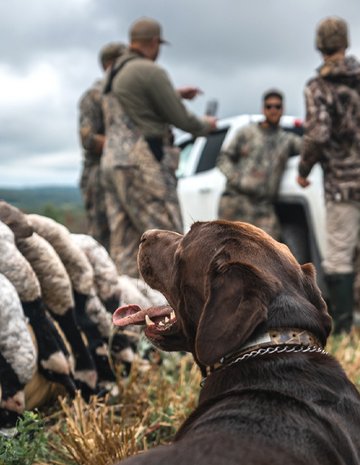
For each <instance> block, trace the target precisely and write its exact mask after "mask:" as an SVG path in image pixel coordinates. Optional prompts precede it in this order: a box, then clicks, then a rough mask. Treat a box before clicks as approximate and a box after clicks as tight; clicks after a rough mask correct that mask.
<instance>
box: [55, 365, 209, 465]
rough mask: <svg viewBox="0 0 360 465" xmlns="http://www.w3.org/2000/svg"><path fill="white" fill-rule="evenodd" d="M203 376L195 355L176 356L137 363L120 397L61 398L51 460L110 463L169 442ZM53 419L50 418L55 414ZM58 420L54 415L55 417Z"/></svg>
mask: <svg viewBox="0 0 360 465" xmlns="http://www.w3.org/2000/svg"><path fill="white" fill-rule="evenodd" d="M199 382H200V375H199V373H198V369H197V367H196V366H195V365H194V364H193V361H192V358H191V357H189V356H186V357H181V358H179V357H178V356H177V357H173V358H172V359H171V358H170V359H167V363H165V366H162V367H159V366H157V365H154V366H152V367H151V369H150V370H148V371H146V372H143V371H141V370H139V369H138V367H137V366H136V365H135V366H134V368H133V370H132V373H131V376H130V377H129V379H127V380H126V381H124V380H121V381H120V382H119V385H118V390H119V392H118V393H117V394H116V396H112V395H108V396H107V397H106V398H105V399H102V400H98V399H96V398H93V399H92V400H91V401H90V403H89V404H86V403H85V402H84V400H83V399H82V398H81V397H80V395H78V396H77V397H76V398H75V400H74V401H72V402H68V401H66V400H64V399H63V400H61V401H60V405H61V412H60V413H57V414H56V416H57V418H56V419H57V420H58V421H56V424H55V426H53V427H52V428H51V434H50V436H49V441H50V443H49V445H50V448H51V450H52V452H53V458H51V459H49V461H48V465H70V464H74V465H75V464H76V465H85V464H86V465H110V464H113V463H114V462H115V461H116V460H121V459H123V458H125V457H128V456H131V455H134V454H136V453H138V452H141V451H142V450H146V449H148V448H149V447H152V446H154V445H157V444H160V443H166V442H168V441H169V440H170V439H171V438H172V437H173V435H174V433H175V431H176V430H177V428H178V427H179V425H180V423H182V422H183V420H184V419H185V418H186V416H187V415H188V414H189V412H190V411H191V410H193V409H194V408H195V406H196V404H197V397H198V389H199ZM49 420H50V418H49ZM51 420H52V421H54V416H53V417H52V418H51Z"/></svg>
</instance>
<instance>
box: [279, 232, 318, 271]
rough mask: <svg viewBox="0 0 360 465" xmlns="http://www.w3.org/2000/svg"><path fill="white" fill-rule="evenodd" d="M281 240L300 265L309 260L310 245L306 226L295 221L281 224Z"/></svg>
mask: <svg viewBox="0 0 360 465" xmlns="http://www.w3.org/2000/svg"><path fill="white" fill-rule="evenodd" d="M281 236H282V242H284V243H285V244H286V245H287V246H288V247H289V249H290V250H291V252H292V253H293V255H294V256H295V258H296V260H297V261H298V262H299V263H300V264H301V265H302V264H304V263H307V262H310V261H311V254H310V245H309V239H308V235H307V229H306V227H304V226H302V225H300V224H297V223H285V224H282V225H281Z"/></svg>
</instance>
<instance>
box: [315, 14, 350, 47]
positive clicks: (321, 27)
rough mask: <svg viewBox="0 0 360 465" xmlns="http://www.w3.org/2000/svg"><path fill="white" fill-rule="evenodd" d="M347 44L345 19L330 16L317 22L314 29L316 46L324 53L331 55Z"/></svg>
mask: <svg viewBox="0 0 360 465" xmlns="http://www.w3.org/2000/svg"><path fill="white" fill-rule="evenodd" d="M348 46H349V40H348V27H347V24H346V21H344V20H343V19H341V18H338V17H337V16H330V17H328V18H325V19H323V20H322V21H320V23H319V24H318V27H317V30H316V48H317V49H318V50H320V52H322V53H324V54H326V55H332V54H333V53H335V52H337V51H338V50H340V49H346V48H347V47H348Z"/></svg>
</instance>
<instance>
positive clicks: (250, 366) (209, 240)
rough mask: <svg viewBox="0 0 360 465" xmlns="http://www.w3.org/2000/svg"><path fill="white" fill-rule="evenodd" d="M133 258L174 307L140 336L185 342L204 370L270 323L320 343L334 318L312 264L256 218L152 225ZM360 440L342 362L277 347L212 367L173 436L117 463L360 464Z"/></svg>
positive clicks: (180, 345)
mask: <svg viewBox="0 0 360 465" xmlns="http://www.w3.org/2000/svg"><path fill="white" fill-rule="evenodd" d="M138 261H139V268H140V271H141V274H142V276H143V277H144V279H145V281H146V282H147V283H148V284H149V285H150V286H151V287H153V288H154V289H157V290H159V291H160V292H162V293H163V294H164V296H165V297H166V298H167V300H168V302H169V304H170V306H171V307H172V308H173V309H174V310H175V314H176V322H175V323H174V324H173V325H172V326H171V328H169V329H167V330H163V331H160V330H159V329H156V328H151V327H150V328H148V329H147V330H146V334H147V336H148V337H149V339H150V340H151V341H152V342H153V343H154V344H156V345H157V346H158V347H160V348H161V349H163V350H183V351H190V352H192V353H193V355H194V358H195V360H196V362H197V364H198V365H199V367H200V369H201V371H202V373H203V374H205V372H206V371H205V368H206V366H209V365H213V364H215V363H216V362H218V361H219V359H220V358H221V357H224V356H227V355H229V354H231V353H232V352H234V351H237V350H239V349H240V348H241V346H243V345H244V344H245V343H247V342H248V341H249V340H250V339H253V338H254V337H256V336H258V335H260V334H262V333H264V332H266V331H268V330H271V329H273V328H299V329H301V330H306V331H309V332H311V333H312V334H313V335H314V336H315V337H316V338H317V340H318V341H320V343H321V344H322V345H325V343H326V339H327V337H328V335H329V332H330V329H331V319H330V317H329V315H328V312H327V308H326V304H325V302H324V300H323V299H322V297H321V294H320V291H319V289H318V287H317V285H316V281H315V272H314V268H313V266H312V265H310V264H307V265H303V266H300V265H299V264H298V263H297V261H296V260H295V258H294V257H293V255H292V254H291V253H290V251H289V249H288V248H287V247H286V246H285V245H282V244H280V243H278V242H276V241H274V240H273V239H272V238H271V237H270V236H268V235H267V234H266V233H264V232H263V231H261V230H260V229H258V228H255V227H253V226H251V225H248V224H246V223H232V222H225V221H215V222H206V223H196V224H194V225H193V227H192V228H191V231H190V232H189V233H188V234H186V235H185V236H182V235H180V234H177V233H172V232H169V231H160V230H151V231H148V232H146V233H145V234H144V235H143V238H142V243H141V246H140V250H139V259H138ZM140 313H141V312H140ZM114 321H115V322H116V316H115V320H114ZM359 438H360V396H359V393H358V392H357V390H356V388H355V387H354V385H353V384H352V383H351V382H350V381H349V380H348V379H347V377H346V375H345V373H344V372H343V370H342V369H341V367H340V366H339V364H338V363H337V362H336V361H335V360H334V359H333V358H332V357H330V356H328V355H326V354H323V353H281V354H278V353H275V354H272V355H269V354H268V355H263V356H261V357H254V358H250V359H247V360H242V361H240V362H238V363H235V364H233V365H230V366H226V367H224V368H222V369H220V370H217V371H214V372H213V373H212V374H210V375H209V376H208V377H207V379H206V382H205V386H204V388H203V389H202V392H201V395H200V399H199V406H198V408H197V409H196V410H195V411H194V412H193V414H192V415H190V417H189V418H188V419H187V421H186V422H185V423H184V424H183V426H182V427H181V428H180V431H179V432H178V434H177V436H176V438H175V441H174V443H173V444H171V445H169V446H164V447H159V448H155V449H153V450H152V451H150V452H148V453H146V454H141V455H139V456H136V457H132V458H130V459H128V460H125V461H124V462H122V463H123V464H124V465H125V464H126V465H140V464H147V465H152V464H154V465H155V464H156V465H162V464H164V465H165V464H166V465H170V464H174V465H175V464H176V465H181V464H184V465H185V464H197V465H202V464H204V465H205V464H206V465H211V464H214V465H215V464H217V465H219V464H224V465H225V464H226V465H233V464H240V463H243V464H246V465H262V464H264V465H265V464H268V463H274V464H280V465H282V464H283V465H285V464H286V465H290V464H293V465H296V464H301V463H303V464H305V463H307V464H312V465H316V464H319V465H320V464H321V465H327V464H328V465H337V464H344V465H345V464H346V465H350V464H360V439H359Z"/></svg>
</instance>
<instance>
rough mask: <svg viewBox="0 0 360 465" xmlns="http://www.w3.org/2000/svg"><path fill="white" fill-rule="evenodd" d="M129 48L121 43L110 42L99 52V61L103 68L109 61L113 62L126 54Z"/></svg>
mask: <svg viewBox="0 0 360 465" xmlns="http://www.w3.org/2000/svg"><path fill="white" fill-rule="evenodd" d="M126 49H127V47H126V45H125V44H123V43H121V42H110V43H109V44H106V45H104V46H103V47H102V48H101V50H100V52H99V60H100V63H101V64H102V66H103V68H104V66H105V64H106V63H107V62H108V61H113V60H116V59H117V58H119V57H120V56H121V55H123V53H125V51H126Z"/></svg>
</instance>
